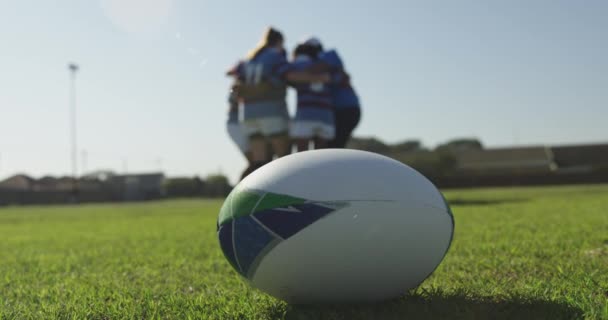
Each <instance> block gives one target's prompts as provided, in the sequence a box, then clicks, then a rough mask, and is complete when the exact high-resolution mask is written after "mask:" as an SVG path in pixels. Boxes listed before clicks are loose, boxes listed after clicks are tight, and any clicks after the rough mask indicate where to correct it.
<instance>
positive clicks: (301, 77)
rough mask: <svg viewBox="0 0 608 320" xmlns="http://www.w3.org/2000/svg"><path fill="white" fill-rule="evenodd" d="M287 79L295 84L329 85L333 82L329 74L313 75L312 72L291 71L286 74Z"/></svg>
mask: <svg viewBox="0 0 608 320" xmlns="http://www.w3.org/2000/svg"><path fill="white" fill-rule="evenodd" d="M285 79H286V80H287V81H288V82H293V83H313V82H314V83H319V82H320V83H327V82H329V81H331V77H330V75H329V73H326V72H324V73H312V72H310V71H290V72H287V73H285Z"/></svg>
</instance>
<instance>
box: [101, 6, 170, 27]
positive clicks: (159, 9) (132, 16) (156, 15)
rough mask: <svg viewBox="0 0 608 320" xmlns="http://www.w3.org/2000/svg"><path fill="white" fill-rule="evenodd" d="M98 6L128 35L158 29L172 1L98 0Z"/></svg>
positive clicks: (165, 19)
mask: <svg viewBox="0 0 608 320" xmlns="http://www.w3.org/2000/svg"><path fill="white" fill-rule="evenodd" d="M100 4H101V8H102V9H103V11H104V13H105V14H106V16H107V17H108V18H109V19H110V20H111V21H112V23H113V24H114V25H116V26H117V27H119V28H120V29H121V30H123V31H126V32H129V33H150V32H154V31H156V30H158V29H160V28H161V27H162V26H163V25H164V24H165V23H166V22H167V20H168V18H169V16H170V14H171V11H172V9H173V0H100Z"/></svg>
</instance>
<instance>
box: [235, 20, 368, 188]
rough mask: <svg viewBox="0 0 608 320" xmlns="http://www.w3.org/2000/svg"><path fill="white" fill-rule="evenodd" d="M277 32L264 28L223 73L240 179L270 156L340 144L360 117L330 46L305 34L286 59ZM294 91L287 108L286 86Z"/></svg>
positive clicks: (343, 72) (348, 135)
mask: <svg viewBox="0 0 608 320" xmlns="http://www.w3.org/2000/svg"><path fill="white" fill-rule="evenodd" d="M283 43H284V38H283V35H282V34H281V32H279V31H277V30H275V29H273V28H269V29H268V30H267V31H266V32H265V34H264V37H263V38H262V41H261V42H260V44H259V45H258V46H257V47H256V48H254V49H253V50H252V51H251V52H249V54H248V55H247V56H246V58H245V59H244V60H242V61H239V62H238V63H237V64H236V65H235V66H234V67H233V68H231V69H230V70H229V71H228V73H227V74H228V75H229V76H231V77H233V78H234V83H233V85H232V88H231V90H230V95H229V98H228V101H229V105H230V108H229V112H228V123H227V127H228V133H229V134H230V137H231V138H232V139H233V140H234V142H235V143H236V144H237V145H238V146H239V148H240V149H241V151H242V152H243V153H244V154H245V156H246V157H247V160H248V161H249V166H248V168H247V169H246V170H245V171H244V172H243V174H242V176H241V178H244V177H245V176H247V175H248V174H249V173H251V172H253V171H254V170H256V169H257V168H259V167H261V166H263V165H264V164H266V163H268V162H270V161H272V160H273V159H274V158H278V157H282V156H285V155H287V154H289V153H290V152H291V150H292V147H293V146H295V149H296V150H297V151H304V150H309V149H310V148H311V147H312V148H314V149H320V148H344V147H345V146H346V143H347V142H348V139H349V138H350V135H351V133H352V131H353V130H354V128H355V127H356V126H357V124H358V123H359V119H360V116H361V111H360V104H359V98H358V97H357V94H356V93H355V91H354V89H353V88H352V86H351V84H350V77H349V75H348V73H346V71H345V69H344V65H343V63H342V61H341V59H340V57H339V56H338V54H337V52H336V51H335V50H327V51H325V50H324V49H323V46H322V44H321V42H320V41H319V40H318V39H316V38H310V39H308V40H306V41H304V42H302V43H300V44H298V45H297V46H296V48H295V50H294V52H293V57H291V59H289V60H288V58H287V53H286V50H285V49H284V47H283ZM288 86H289V87H292V88H294V89H295V90H296V92H297V107H296V114H295V116H294V117H293V118H290V116H289V112H288V110H287V102H286V93H287V87H288Z"/></svg>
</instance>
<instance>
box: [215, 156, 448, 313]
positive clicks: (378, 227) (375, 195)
mask: <svg viewBox="0 0 608 320" xmlns="http://www.w3.org/2000/svg"><path fill="white" fill-rule="evenodd" d="M453 231H454V219H453V216H452V213H451V212H450V208H449V206H448V205H447V203H446V201H445V199H444V198H443V196H442V194H441V193H440V192H439V191H438V190H437V188H435V186H434V185H433V184H432V183H431V182H430V181H429V180H427V179H426V178H425V177H424V176H423V175H421V174H420V173H418V172H417V171H415V170H414V169H412V168H410V167H408V166H406V165H404V164H402V163H401V162H398V161H396V160H393V159H391V158H388V157H385V156H382V155H379V154H375V153H371V152H364V151H357V150H345V149H324V150H315V151H306V152H301V153H296V154H293V155H289V156H286V157H283V158H280V159H278V160H275V161H273V162H271V163H269V164H267V165H265V166H263V167H262V168H260V169H258V170H256V171H255V172H253V173H252V174H251V175H249V176H248V177H247V178H245V179H244V180H243V181H241V182H240V183H239V184H238V185H237V186H236V187H235V189H234V190H233V191H232V192H231V193H230V195H229V196H228V198H227V199H226V200H225V202H224V205H223V207H222V209H221V211H220V214H219V219H218V238H219V242H220V247H221V249H222V251H223V253H224V256H225V257H226V259H227V260H228V261H229V262H230V264H231V265H232V267H233V268H234V269H235V270H236V271H237V272H238V273H239V274H240V275H241V276H242V277H243V278H245V279H246V280H247V281H248V282H249V283H250V284H251V285H252V286H254V287H256V288H258V289H260V290H262V291H264V292H266V293H268V294H270V295H272V296H275V297H277V298H279V299H282V300H285V301H287V302H290V303H297V304H307V303H343V302H365V301H378V300H385V299H390V298H394V297H398V296H400V295H402V294H405V293H407V291H408V290H409V289H412V288H415V287H417V286H418V285H419V284H420V283H422V281H424V279H426V278H427V277H428V276H429V275H430V274H431V273H432V272H433V271H434V270H435V268H436V267H437V266H438V265H439V263H440V262H441V260H442V259H443V257H444V256H445V254H446V252H447V250H448V248H449V246H450V243H451V241H452V235H453Z"/></svg>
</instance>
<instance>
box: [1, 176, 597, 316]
mask: <svg viewBox="0 0 608 320" xmlns="http://www.w3.org/2000/svg"><path fill="white" fill-rule="evenodd" d="M446 197H447V198H448V201H449V202H450V203H451V205H452V209H453V211H454V215H455V220H456V231H455V236H454V242H453V243H452V247H451V249H450V251H449V252H448V254H447V256H446V258H445V260H444V261H443V262H442V264H441V265H440V266H439V268H438V269H437V270H436V272H435V273H434V274H433V275H432V276H431V277H430V278H429V279H427V280H426V281H425V282H424V283H423V284H422V285H421V286H420V287H419V288H417V289H416V290H413V291H412V292H410V293H409V294H408V295H405V296H404V297H402V298H399V299H396V300H393V301H388V302H383V303H378V304H370V305H350V306H290V305H287V304H285V303H283V302H281V301H278V300H275V299H274V298H271V297H269V296H267V295H265V294H263V293H260V292H258V291H256V290H254V289H251V288H249V287H248V286H247V284H245V283H243V282H242V281H241V280H239V278H238V277H237V275H236V273H235V272H234V271H232V270H231V268H230V267H229V265H228V263H227V261H226V260H225V259H224V258H223V256H222V253H221V251H220V250H219V246H218V243H217V240H216V234H215V222H216V217H217V213H218V210H219V208H220V206H221V201H219V200H184V201H166V202H153V203H142V204H120V205H110V204H102V205H83V206H73V207H69V206H68V207H63V206H62V207H60V206H55V207H11V208H1V209H0V319H13V318H14V319H50V318H60V319H83V318H87V319H157V318H158V319H349V320H350V319H426V318H433V319H440V318H456V319H577V318H587V319H608V186H577V187H554V188H513V189H485V190H472V191H464V190H462V191H448V192H446Z"/></svg>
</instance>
